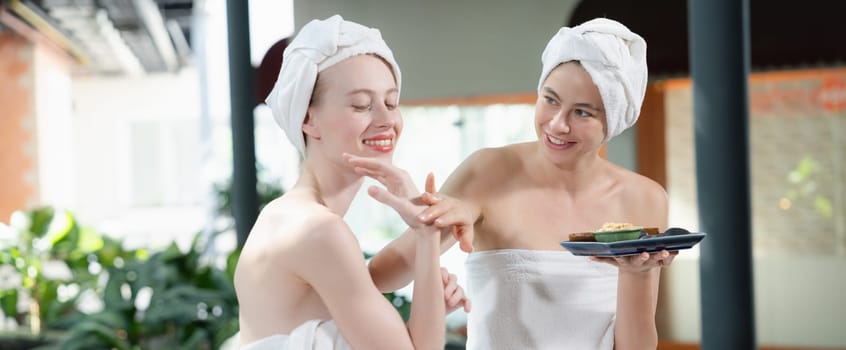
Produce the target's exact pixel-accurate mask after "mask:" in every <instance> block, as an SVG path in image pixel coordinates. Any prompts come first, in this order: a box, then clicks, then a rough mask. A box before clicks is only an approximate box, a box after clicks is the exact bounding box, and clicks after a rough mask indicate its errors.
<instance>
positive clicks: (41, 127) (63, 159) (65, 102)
mask: <svg viewBox="0 0 846 350" xmlns="http://www.w3.org/2000/svg"><path fill="white" fill-rule="evenodd" d="M32 54H33V57H32V60H33V69H32V72H33V77H32V79H33V82H32V83H33V86H32V91H33V97H34V101H33V107H34V111H35V125H34V130H35V131H36V135H37V137H36V139H37V140H36V143H37V146H36V147H37V150H34V151H35V154H36V155H37V156H36V158H37V160H38V166H37V169H38V180H37V182H38V204H40V205H54V206H60V207H68V206H69V205H72V204H73V200H74V198H75V196H76V191H75V188H74V186H73V184H74V176H75V173H74V169H75V163H74V154H73V152H72V151H71V149H72V147H73V133H72V132H71V130H72V122H73V120H72V113H71V108H72V107H71V106H72V104H71V89H70V87H71V65H72V63H71V62H70V59H69V58H68V57H67V56H63V55H62V54H60V53H57V52H56V51H55V50H53V49H51V48H47V47H44V46H43V45H34V46H33V49H32Z"/></svg>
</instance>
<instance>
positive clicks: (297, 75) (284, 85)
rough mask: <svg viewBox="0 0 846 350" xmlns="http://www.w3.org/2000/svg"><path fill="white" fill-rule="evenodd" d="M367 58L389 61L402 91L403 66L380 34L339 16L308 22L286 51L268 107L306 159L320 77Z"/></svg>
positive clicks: (398, 86) (267, 101)
mask: <svg viewBox="0 0 846 350" xmlns="http://www.w3.org/2000/svg"><path fill="white" fill-rule="evenodd" d="M363 54H375V55H378V56H379V57H381V58H383V59H384V60H385V61H387V62H388V63H389V64H390V65H391V68H392V69H393V72H394V78H396V82H397V89H400V85H401V84H400V69H399V66H398V65H397V62H396V60H394V54H393V53H392V52H391V49H390V48H388V45H387V44H385V41H384V40H382V34H381V33H380V32H379V30H378V29H375V28H368V27H365V26H363V25H361V24H358V23H355V22H350V21H345V20H344V19H343V18H341V16H339V15H334V16H332V17H329V18H327V19H325V20H313V21H311V22H308V23H307V24H306V25H305V26H303V28H302V29H301V30H300V32H299V34H297V36H296V37H295V38H294V40H293V41H291V43H290V44H289V45H288V47H286V48H285V52H284V53H283V54H282V68H281V69H280V70H279V77H278V78H277V79H276V84H275V85H274V86H273V90H271V92H270V94H269V95H268V96H267V99H265V103H267V105H268V106H269V107H270V109H271V110H272V111H273V118H274V119H276V123H278V124H279V126H280V127H282V129H283V130H285V134H286V135H287V136H288V140H289V141H291V144H293V145H294V147H296V148H297V150H298V151H300V154H301V155H305V139H304V138H303V132H302V126H303V121H304V120H305V116H306V111H307V110H308V106H309V102H310V101H311V93H312V92H313V90H314V83H315V81H316V80H317V73H320V72H322V71H323V70H325V69H326V68H329V67H331V66H333V65H335V64H336V63H338V62H341V61H343V60H344V59H346V58H349V57H352V56H355V55H363ZM397 95H398V96H399V93H397ZM397 99H398V100H399V97H397Z"/></svg>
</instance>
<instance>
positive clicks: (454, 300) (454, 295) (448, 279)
mask: <svg viewBox="0 0 846 350" xmlns="http://www.w3.org/2000/svg"><path fill="white" fill-rule="evenodd" d="M441 279H442V280H443V281H444V302H445V303H446V314H447V315H449V314H451V313H452V312H453V311H455V310H458V308H460V307H463V308H464V312H470V299H467V296H466V295H464V289H463V288H461V286H459V285H458V277H456V276H455V274H452V273H449V271H447V269H446V268H443V267H441Z"/></svg>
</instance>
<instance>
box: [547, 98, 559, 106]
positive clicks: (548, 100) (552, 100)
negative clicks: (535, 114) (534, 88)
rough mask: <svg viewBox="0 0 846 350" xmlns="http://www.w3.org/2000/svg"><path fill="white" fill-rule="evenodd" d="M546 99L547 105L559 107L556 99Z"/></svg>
mask: <svg viewBox="0 0 846 350" xmlns="http://www.w3.org/2000/svg"><path fill="white" fill-rule="evenodd" d="M544 99H546V103H547V104H551V105H553V106H557V105H558V101H556V100H555V99H554V98H552V97H544Z"/></svg>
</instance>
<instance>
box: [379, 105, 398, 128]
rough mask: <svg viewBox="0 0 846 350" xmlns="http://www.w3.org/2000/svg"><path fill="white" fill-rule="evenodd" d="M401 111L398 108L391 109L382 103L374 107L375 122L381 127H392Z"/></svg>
mask: <svg viewBox="0 0 846 350" xmlns="http://www.w3.org/2000/svg"><path fill="white" fill-rule="evenodd" d="M398 118H399V111H397V110H396V108H393V109H389V108H388V106H386V105H384V104H380V105H378V106H375V107H374V108H373V124H375V125H376V126H377V127H380V128H390V127H393V126H394V124H396V123H397V119H398Z"/></svg>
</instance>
